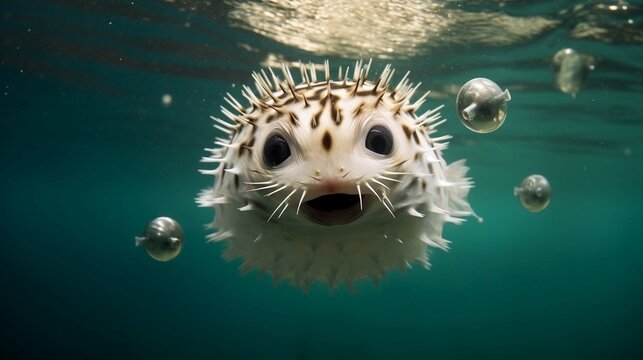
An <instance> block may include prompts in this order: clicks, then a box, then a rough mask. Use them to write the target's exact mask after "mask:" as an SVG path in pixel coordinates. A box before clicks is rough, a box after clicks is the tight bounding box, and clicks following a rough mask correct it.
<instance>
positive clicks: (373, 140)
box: [366, 126, 393, 155]
mask: <svg viewBox="0 0 643 360" xmlns="http://www.w3.org/2000/svg"><path fill="white" fill-rule="evenodd" d="M366 148H367V149H369V150H371V151H373V152H375V153H378V154H380V155H388V154H390V153H391V150H393V135H391V132H390V131H389V129H387V128H385V127H384V126H374V127H373V128H372V129H371V130H369V131H368V135H366Z"/></svg>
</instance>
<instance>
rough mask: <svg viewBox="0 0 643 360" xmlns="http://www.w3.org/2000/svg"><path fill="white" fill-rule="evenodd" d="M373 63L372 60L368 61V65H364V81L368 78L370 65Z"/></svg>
mask: <svg viewBox="0 0 643 360" xmlns="http://www.w3.org/2000/svg"><path fill="white" fill-rule="evenodd" d="M372 62H373V58H370V59H368V64H366V71H364V80H366V78H368V72H369V71H370V70H371V63H372Z"/></svg>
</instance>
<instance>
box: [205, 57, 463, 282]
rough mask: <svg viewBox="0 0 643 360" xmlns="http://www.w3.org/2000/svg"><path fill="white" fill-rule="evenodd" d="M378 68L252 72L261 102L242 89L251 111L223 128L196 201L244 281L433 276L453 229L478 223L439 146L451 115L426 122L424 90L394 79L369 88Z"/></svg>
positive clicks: (457, 165) (235, 104)
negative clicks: (250, 274)
mask: <svg viewBox="0 0 643 360" xmlns="http://www.w3.org/2000/svg"><path fill="white" fill-rule="evenodd" d="M370 65H371V63H370V62H369V63H368V64H363V63H362V62H361V61H359V62H357V63H356V64H355V67H354V69H353V70H352V74H351V70H350V69H349V68H346V69H345V71H342V68H339V75H338V78H337V79H336V80H333V79H331V76H330V69H329V65H328V62H326V63H325V64H324V77H323V79H318V78H317V70H316V69H315V66H314V65H313V64H309V65H308V66H306V65H302V64H299V69H300V72H301V74H300V78H301V81H299V82H295V80H294V78H293V75H292V73H291V70H290V69H289V67H288V66H286V65H282V68H281V72H282V73H283V75H282V76H283V79H282V78H280V77H278V76H277V75H275V72H274V71H273V70H272V69H269V70H268V71H265V70H262V71H260V72H255V73H253V78H254V81H255V85H256V92H254V91H253V90H251V89H250V88H249V87H248V86H244V87H243V91H242V95H243V97H244V98H245V99H246V100H247V101H248V102H249V105H247V106H244V105H242V104H241V103H240V102H239V101H237V100H236V99H235V98H234V97H232V96H231V95H230V94H227V97H226V98H225V100H226V102H227V103H228V104H229V106H230V107H231V108H232V109H231V110H229V109H226V108H225V107H222V112H223V114H224V115H225V117H227V119H228V120H227V121H226V120H222V119H218V118H214V117H213V120H214V121H215V127H217V128H218V129H219V130H221V131H223V132H224V133H225V134H227V135H228V136H227V137H226V138H219V139H217V141H215V144H216V145H217V147H215V148H213V149H206V150H208V151H209V152H210V155H209V156H207V157H204V158H203V159H202V161H203V162H206V163H214V164H216V167H215V168H214V169H213V170H202V173H205V174H208V175H214V176H215V182H214V187H213V188H211V189H206V190H203V191H202V192H201V193H200V194H199V197H198V198H197V202H198V204H199V205H200V206H204V207H213V208H214V210H215V216H214V221H213V223H212V224H211V227H212V228H213V229H216V231H215V232H214V233H213V234H211V235H209V236H208V238H209V239H210V240H211V241H226V242H227V248H226V250H225V252H224V257H225V258H226V259H234V258H241V259H242V261H243V263H242V265H241V272H242V273H245V272H247V271H250V270H253V269H258V270H259V271H260V272H261V273H267V274H269V275H271V276H272V278H273V282H274V283H279V282H280V281H282V280H283V281H286V282H289V283H291V284H293V285H296V286H300V287H302V288H303V289H305V290H308V288H309V287H310V285H311V284H312V283H314V282H319V283H324V284H327V285H328V286H329V288H331V289H332V288H334V287H335V286H337V285H338V284H340V283H345V284H346V286H347V287H348V288H349V289H352V288H353V282H354V281H356V280H360V279H364V278H370V279H371V280H372V281H373V282H374V283H378V281H379V280H380V279H381V278H382V277H384V276H385V274H386V273H387V272H388V271H389V270H391V269H398V270H402V271H404V270H406V269H407V268H410V267H411V266H412V265H413V264H420V265H422V266H424V267H426V268H428V267H429V259H428V255H427V250H428V248H439V249H443V250H447V249H448V244H449V242H448V241H447V240H445V239H443V238H442V229H443V225H444V223H446V222H451V223H460V222H462V221H463V217H466V216H469V215H475V214H474V213H473V211H472V209H471V207H470V206H469V204H468V202H467V200H466V197H467V194H468V192H469V189H470V188H471V187H472V182H471V180H470V179H469V178H467V177H466V173H467V171H468V168H467V167H466V166H465V163H464V161H463V160H460V161H457V162H454V163H452V164H450V165H447V163H446V162H445V160H444V159H443V157H442V150H444V149H445V148H446V147H447V142H446V140H448V139H449V138H450V137H449V136H441V137H431V136H432V135H433V134H434V133H435V132H436V129H435V128H436V127H437V126H438V125H439V124H440V123H442V122H443V121H444V120H440V114H439V113H438V111H439V110H440V109H441V106H440V107H437V108H434V109H431V110H429V111H427V112H425V113H424V114H422V115H420V116H416V114H415V111H416V110H417V109H418V108H419V107H420V106H421V105H422V104H423V103H424V102H425V100H426V98H427V96H428V92H427V93H426V94H424V95H423V96H421V97H420V98H419V99H418V100H416V101H415V102H411V98H412V97H413V96H414V94H415V92H416V90H417V89H418V87H419V85H420V84H418V85H416V86H414V85H413V84H411V83H409V81H408V80H407V75H408V73H407V75H405V76H404V77H403V78H402V80H401V81H400V82H399V83H398V84H397V85H396V86H393V85H391V84H390V81H391V78H392V77H393V74H394V72H395V71H394V70H393V69H392V68H391V66H390V65H387V66H386V67H385V68H384V70H383V71H382V72H381V74H380V76H379V77H377V78H376V79H374V80H370V79H369V78H368V73H369V69H370Z"/></svg>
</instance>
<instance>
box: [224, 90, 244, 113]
mask: <svg viewBox="0 0 643 360" xmlns="http://www.w3.org/2000/svg"><path fill="white" fill-rule="evenodd" d="M223 100H225V101H226V102H227V103H228V104H230V106H232V107H233V108H234V109H235V110H237V111H238V112H240V113H244V112H245V110H244V109H243V106H241V104H240V103H239V102H238V101H237V99H235V98H234V97H233V96H232V95H230V93H229V92H227V93H226V96H224V97H223Z"/></svg>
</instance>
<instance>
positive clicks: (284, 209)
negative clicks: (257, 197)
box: [277, 203, 290, 219]
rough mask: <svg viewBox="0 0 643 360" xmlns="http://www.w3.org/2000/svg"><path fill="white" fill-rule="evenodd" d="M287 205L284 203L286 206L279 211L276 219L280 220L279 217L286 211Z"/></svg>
mask: <svg viewBox="0 0 643 360" xmlns="http://www.w3.org/2000/svg"><path fill="white" fill-rule="evenodd" d="M288 205H290V204H289V203H286V206H284V208H283V209H281V212H280V213H279V216H277V219H281V215H283V214H284V211H286V209H287V208H288Z"/></svg>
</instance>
